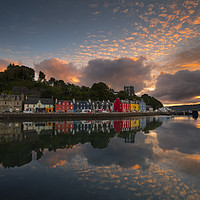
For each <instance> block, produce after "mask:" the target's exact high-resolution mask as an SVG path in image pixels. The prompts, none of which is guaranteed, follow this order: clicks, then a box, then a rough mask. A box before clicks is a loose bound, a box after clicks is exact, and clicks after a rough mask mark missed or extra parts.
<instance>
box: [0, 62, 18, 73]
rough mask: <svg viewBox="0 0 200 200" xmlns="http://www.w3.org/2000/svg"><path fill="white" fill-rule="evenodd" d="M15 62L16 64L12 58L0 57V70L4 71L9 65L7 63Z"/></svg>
mask: <svg viewBox="0 0 200 200" xmlns="http://www.w3.org/2000/svg"><path fill="white" fill-rule="evenodd" d="M10 63H11V64H13V63H14V64H15V65H17V64H18V63H17V62H15V61H12V60H8V59H0V72H2V71H4V70H5V69H6V67H7V66H8V65H9V64H10Z"/></svg>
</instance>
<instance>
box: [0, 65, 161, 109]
mask: <svg viewBox="0 0 200 200" xmlns="http://www.w3.org/2000/svg"><path fill="white" fill-rule="evenodd" d="M113 91H114V90H113V89H112V88H109V87H108V85H106V84H105V83H103V82H99V83H94V84H93V85H92V87H91V88H90V87H86V86H82V87H79V86H77V85H74V84H70V83H65V82H64V81H63V80H56V79H55V78H53V77H51V78H50V79H49V80H46V79H45V74H44V73H43V72H41V71H40V72H39V78H38V80H37V81H36V80H35V71H34V69H32V68H29V67H26V66H19V65H14V64H10V65H9V66H8V67H7V69H6V70H5V71H4V72H0V93H2V92H3V93H7V94H22V93H23V94H25V95H26V96H28V97H41V98H53V99H54V100H55V99H60V100H70V99H76V100H88V99H91V100H94V101H103V100H110V101H111V102H114V100H115V99H116V98H120V99H123V100H125V99H128V100H141V98H143V100H144V101H145V103H146V104H147V105H149V106H151V107H152V108H153V109H158V108H161V107H163V104H162V103H161V102H160V101H158V100H157V99H155V98H154V97H151V96H149V95H147V94H143V95H142V96H141V97H138V96H136V95H133V96H129V95H128V93H126V92H125V91H119V92H118V94H114V93H113Z"/></svg>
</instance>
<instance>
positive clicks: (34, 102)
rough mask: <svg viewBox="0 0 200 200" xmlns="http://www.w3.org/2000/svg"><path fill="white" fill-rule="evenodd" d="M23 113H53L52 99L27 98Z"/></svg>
mask: <svg viewBox="0 0 200 200" xmlns="http://www.w3.org/2000/svg"><path fill="white" fill-rule="evenodd" d="M24 112H25V113H28V112H30V113H35V112H37V113H45V112H47V113H51V112H53V99H40V98H28V99H26V100H25V102H24Z"/></svg>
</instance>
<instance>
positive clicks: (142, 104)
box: [139, 99, 147, 112]
mask: <svg viewBox="0 0 200 200" xmlns="http://www.w3.org/2000/svg"><path fill="white" fill-rule="evenodd" d="M146 110H147V109H146V103H145V102H144V100H143V99H142V100H141V101H140V103H139V111H142V112H144V111H146Z"/></svg>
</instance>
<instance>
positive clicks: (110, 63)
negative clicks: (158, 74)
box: [81, 57, 152, 92]
mask: <svg viewBox="0 0 200 200" xmlns="http://www.w3.org/2000/svg"><path fill="white" fill-rule="evenodd" d="M151 68H152V64H151V63H146V59H145V58H144V57H139V58H138V59H137V60H136V59H132V58H127V57H124V58H119V59H115V60H109V59H94V60H91V61H89V62H88V65H87V66H86V67H85V68H84V69H83V71H82V77H81V83H82V84H84V85H87V86H91V85H92V84H93V83H95V82H100V81H102V82H105V83H106V84H108V85H109V86H110V87H111V88H113V89H116V90H120V89H122V88H123V86H124V85H134V87H135V90H136V92H139V91H141V90H142V89H143V88H144V87H145V86H146V84H145V81H148V80H150V72H151Z"/></svg>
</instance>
